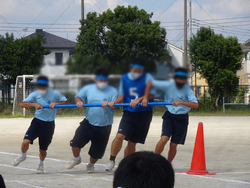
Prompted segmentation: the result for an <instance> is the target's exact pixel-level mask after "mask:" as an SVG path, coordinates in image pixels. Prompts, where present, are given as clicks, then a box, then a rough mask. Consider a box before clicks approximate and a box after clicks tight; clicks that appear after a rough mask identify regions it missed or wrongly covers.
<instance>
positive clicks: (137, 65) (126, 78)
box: [105, 58, 154, 171]
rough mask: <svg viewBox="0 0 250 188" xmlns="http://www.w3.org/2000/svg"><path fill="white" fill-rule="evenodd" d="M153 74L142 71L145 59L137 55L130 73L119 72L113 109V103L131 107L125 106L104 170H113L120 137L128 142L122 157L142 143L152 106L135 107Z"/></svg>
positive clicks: (152, 93) (111, 103)
mask: <svg viewBox="0 0 250 188" xmlns="http://www.w3.org/2000/svg"><path fill="white" fill-rule="evenodd" d="M152 79H153V77H152V76H151V75H150V74H149V73H147V72H145V71H144V62H143V60H142V59H140V58H135V59H133V60H132V62H131V64H130V72H129V73H126V74H124V75H122V78H121V81H120V86H119V92H118V97H117V99H116V100H115V101H113V102H110V103H109V105H110V107H111V108H112V107H113V106H114V104H115V103H121V102H124V103H130V106H128V107H124V108H123V109H124V112H123V117H122V119H121V122H120V125H119V128H118V133H117V135H116V137H115V139H114V140H113V142H112V146H111V153H110V159H109V161H108V163H107V165H106V168H105V170H106V171H112V169H113V168H114V166H115V158H116V156H117V154H118V153H119V151H120V150H121V147H122V143H123V140H124V139H125V140H127V141H128V144H127V147H126V149H125V150H124V157H126V156H128V155H129V154H131V153H133V152H135V147H136V144H137V143H141V144H144V142H145V140H146V137H147V134H148V130H149V126H150V123H151V120H152V108H153V107H152V106H148V107H146V108H144V107H142V106H139V107H138V106H136V105H137V104H138V103H139V102H141V101H142V100H143V95H144V91H145V88H146V85H147V83H148V82H149V81H150V80H152ZM153 97H154V91H153V90H152V91H150V95H149V99H150V101H153V99H152V98H153Z"/></svg>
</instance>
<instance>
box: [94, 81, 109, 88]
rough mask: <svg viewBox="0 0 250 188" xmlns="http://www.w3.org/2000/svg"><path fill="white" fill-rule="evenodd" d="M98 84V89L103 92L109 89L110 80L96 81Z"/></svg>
mask: <svg viewBox="0 0 250 188" xmlns="http://www.w3.org/2000/svg"><path fill="white" fill-rule="evenodd" d="M94 80H95V83H96V87H97V89H100V90H103V89H105V88H106V87H107V85H108V80H106V79H96V78H95V79H94Z"/></svg>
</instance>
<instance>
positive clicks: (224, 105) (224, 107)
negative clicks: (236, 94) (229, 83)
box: [223, 97, 225, 114]
mask: <svg viewBox="0 0 250 188" xmlns="http://www.w3.org/2000/svg"><path fill="white" fill-rule="evenodd" d="M223 113H224V114H225V99H224V97H223Z"/></svg>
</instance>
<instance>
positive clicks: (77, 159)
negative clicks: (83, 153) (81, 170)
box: [73, 155, 81, 161]
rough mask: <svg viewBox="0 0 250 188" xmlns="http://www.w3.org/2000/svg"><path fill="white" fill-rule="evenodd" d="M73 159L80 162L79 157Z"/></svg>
mask: <svg viewBox="0 0 250 188" xmlns="http://www.w3.org/2000/svg"><path fill="white" fill-rule="evenodd" d="M73 158H74V160H75V161H80V159H81V157H80V155H79V156H78V157H74V156H73Z"/></svg>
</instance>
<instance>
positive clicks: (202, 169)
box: [185, 122, 215, 175]
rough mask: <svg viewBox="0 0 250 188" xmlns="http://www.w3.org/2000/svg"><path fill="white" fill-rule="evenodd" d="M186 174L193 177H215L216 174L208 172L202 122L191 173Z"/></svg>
mask: <svg viewBox="0 0 250 188" xmlns="http://www.w3.org/2000/svg"><path fill="white" fill-rule="evenodd" d="M185 173H187V174H193V175H215V173H209V172H208V171H207V170H206V159H205V146H204V134H203V123H202V122H200V123H199V125H198V130H197V135H196V140H195V145H194V152H193V158H192V163H191V168H190V170H189V171H187V172H185Z"/></svg>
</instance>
